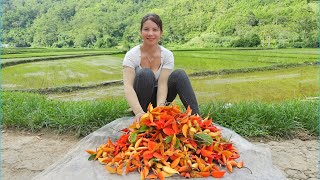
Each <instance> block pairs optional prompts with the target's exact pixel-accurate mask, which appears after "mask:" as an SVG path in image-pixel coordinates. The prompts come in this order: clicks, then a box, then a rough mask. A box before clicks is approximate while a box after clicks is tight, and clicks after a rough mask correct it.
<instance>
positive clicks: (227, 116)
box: [2, 92, 318, 137]
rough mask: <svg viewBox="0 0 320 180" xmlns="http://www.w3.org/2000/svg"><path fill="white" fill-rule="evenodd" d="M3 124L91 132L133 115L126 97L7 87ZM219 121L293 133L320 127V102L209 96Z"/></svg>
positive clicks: (259, 131) (208, 106) (207, 108)
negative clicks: (61, 97) (75, 96)
mask: <svg viewBox="0 0 320 180" xmlns="http://www.w3.org/2000/svg"><path fill="white" fill-rule="evenodd" d="M2 97H3V107H2V108H3V112H4V114H3V126H4V127H8V128H18V129H27V130H31V131H38V130H40V129H41V128H53V129H57V130H59V132H60V133H64V132H75V133H76V134H77V135H79V136H85V135H87V134H89V133H90V132H93V131H95V130H96V129H98V128H100V127H102V126H104V125H105V124H107V123H109V122H111V121H112V120H115V119H117V118H120V117H123V116H128V115H129V114H128V113H127V112H126V109H127V108H128V105H127V103H126V101H125V100H124V99H121V98H120V99H109V100H104V101H80V102H72V101H69V102H63V101H58V100H50V99H47V98H46V97H45V96H41V95H37V94H31V93H17V92H16V93H12V92H3V95H2ZM200 110H201V113H202V114H203V115H207V114H210V117H212V118H213V120H214V122H215V123H218V124H220V125H223V126H225V127H228V128H230V129H232V130H234V131H236V132H237V133H239V134H240V135H242V136H245V137H256V136H275V137H291V136H292V135H294V132H295V131H297V130H301V129H305V130H308V131H309V132H310V133H311V134H314V135H316V134H317V133H318V102H317V101H314V102H307V101H294V100H291V101H283V102H280V103H263V102H259V101H254V102H246V101H243V102H238V103H234V104H232V105H231V106H230V107H226V105H225V103H224V102H222V101H220V102H209V103H204V104H202V105H201V106H200Z"/></svg>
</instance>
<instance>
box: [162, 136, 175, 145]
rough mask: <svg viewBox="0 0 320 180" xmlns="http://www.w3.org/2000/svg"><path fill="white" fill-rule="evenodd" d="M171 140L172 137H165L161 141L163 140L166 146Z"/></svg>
mask: <svg viewBox="0 0 320 180" xmlns="http://www.w3.org/2000/svg"><path fill="white" fill-rule="evenodd" d="M172 138H173V136H167V137H165V138H164V139H163V140H164V142H165V143H166V144H168V143H169V142H171V141H172Z"/></svg>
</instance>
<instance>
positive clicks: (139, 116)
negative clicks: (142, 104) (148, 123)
mask: <svg viewBox="0 0 320 180" xmlns="http://www.w3.org/2000/svg"><path fill="white" fill-rule="evenodd" d="M144 114H145V112H140V113H138V114H137V115H136V116H135V117H134V121H140V118H141V116H143V115H144Z"/></svg>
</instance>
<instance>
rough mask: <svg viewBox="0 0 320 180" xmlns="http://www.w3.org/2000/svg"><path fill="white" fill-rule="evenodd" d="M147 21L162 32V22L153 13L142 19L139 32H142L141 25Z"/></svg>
mask: <svg viewBox="0 0 320 180" xmlns="http://www.w3.org/2000/svg"><path fill="white" fill-rule="evenodd" d="M148 20H151V21H152V22H154V23H156V24H157V25H158V27H159V28H160V31H161V32H162V21H161V19H160V17H159V16H158V15H157V14H154V13H150V14H147V15H145V16H144V17H143V18H142V20H141V26H140V31H142V26H143V23H145V22H146V21H148Z"/></svg>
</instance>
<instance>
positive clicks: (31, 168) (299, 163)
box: [0, 130, 319, 180]
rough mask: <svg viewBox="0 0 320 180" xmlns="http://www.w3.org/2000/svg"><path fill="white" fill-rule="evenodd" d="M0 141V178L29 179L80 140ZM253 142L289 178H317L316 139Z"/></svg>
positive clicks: (25, 136)
mask: <svg viewBox="0 0 320 180" xmlns="http://www.w3.org/2000/svg"><path fill="white" fill-rule="evenodd" d="M301 139H303V140H301ZM1 140H2V146H1V164H2V178H0V179H3V180H26V179H32V178H33V177H35V176H36V175H37V174H38V173H40V172H41V171H43V170H44V169H46V168H47V167H48V166H49V165H51V164H53V163H54V162H55V161H56V160H57V159H59V158H62V157H63V156H64V154H65V153H67V152H68V151H69V149H70V148H72V147H73V146H74V145H75V144H76V143H77V142H78V141H79V139H78V138H76V137H75V136H73V135H57V134H55V133H53V132H48V131H47V132H41V133H27V132H19V131H13V130H3V131H2V137H1ZM252 142H253V143H254V144H264V145H266V146H268V147H269V148H270V149H271V151H272V159H273V163H274V164H275V166H277V167H278V168H279V169H280V170H282V171H283V172H284V173H285V175H286V176H287V178H288V179H293V180H298V179H299V180H300V179H308V180H313V179H314V180H316V179H318V173H319V170H318V169H319V168H318V164H319V163H318V159H319V144H318V141H317V139H315V138H300V139H292V140H280V141H264V140H252Z"/></svg>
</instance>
